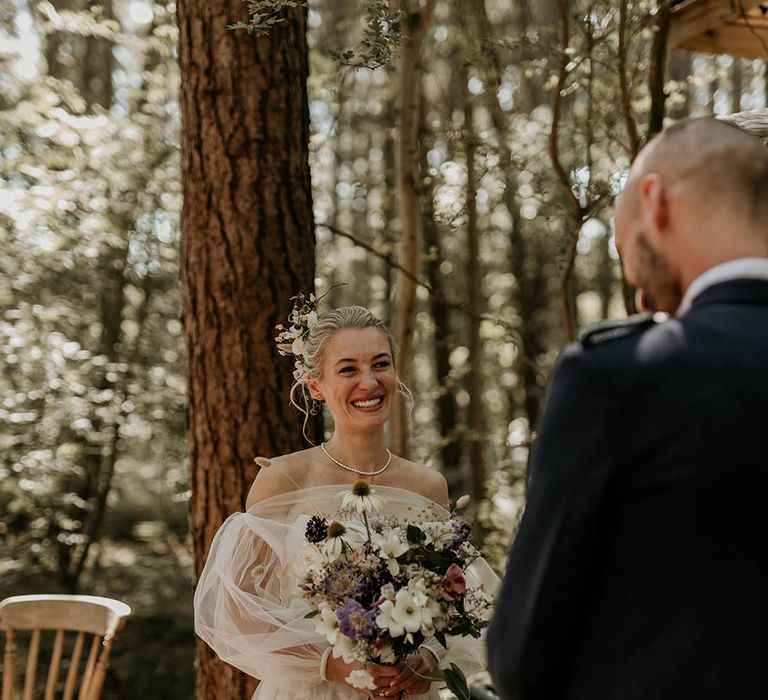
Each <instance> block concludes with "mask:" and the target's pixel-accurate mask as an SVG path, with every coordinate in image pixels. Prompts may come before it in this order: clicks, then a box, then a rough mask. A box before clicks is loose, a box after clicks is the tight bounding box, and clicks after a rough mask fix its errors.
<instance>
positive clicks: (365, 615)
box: [336, 600, 376, 639]
mask: <svg viewBox="0 0 768 700" xmlns="http://www.w3.org/2000/svg"><path fill="white" fill-rule="evenodd" d="M336 617H338V618H339V631H340V632H341V633H342V634H344V635H346V636H347V637H350V638H351V639H358V638H360V637H370V636H371V635H372V634H373V631H374V629H375V625H374V620H375V618H376V611H375V610H366V609H365V608H364V607H363V606H362V605H360V603H358V602H357V601H356V600H350V601H348V602H347V603H346V604H345V605H343V606H342V607H340V608H339V609H338V610H337V611H336Z"/></svg>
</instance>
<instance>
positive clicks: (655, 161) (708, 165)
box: [627, 117, 768, 229]
mask: <svg viewBox="0 0 768 700" xmlns="http://www.w3.org/2000/svg"><path fill="white" fill-rule="evenodd" d="M767 135H768V134H767ZM649 173H657V174H658V175H660V176H661V177H662V178H663V179H664V180H665V182H667V183H668V184H669V185H670V186H676V185H677V186H680V187H684V188H685V189H686V190H687V191H688V193H689V195H690V196H691V197H694V198H695V199H697V200H698V202H699V206H700V211H701V212H702V214H703V215H706V214H705V213H706V211H707V210H708V209H714V208H717V209H718V210H719V211H721V212H722V211H723V207H725V208H727V209H728V210H729V212H730V216H731V217H734V218H736V217H741V216H744V217H746V218H747V219H748V220H749V221H750V223H752V224H754V225H756V226H757V227H758V228H762V229H764V228H765V227H766V225H767V224H768V149H766V148H765V147H764V146H763V145H762V143H761V142H760V141H759V140H758V139H756V138H755V137H754V136H752V135H751V134H750V133H748V132H747V131H745V130H744V129H743V128H740V127H737V126H736V125H735V124H733V123H729V122H726V121H723V120H719V119H715V118H714V117H702V118H698V119H684V120H682V121H680V122H677V123H676V124H674V125H673V126H671V127H669V128H668V129H666V130H665V131H664V132H663V133H661V134H659V135H658V136H656V138H654V139H653V140H652V141H651V142H650V143H649V144H648V145H647V146H646V147H645V148H644V149H643V150H642V151H641V153H640V155H639V156H638V158H637V160H636V161H635V163H634V165H633V167H632V171H631V174H630V179H629V181H628V183H627V189H628V190H631V189H632V185H634V184H635V183H636V182H638V181H640V180H641V179H642V178H643V177H644V176H646V175H647V174H649ZM628 194H629V192H628Z"/></svg>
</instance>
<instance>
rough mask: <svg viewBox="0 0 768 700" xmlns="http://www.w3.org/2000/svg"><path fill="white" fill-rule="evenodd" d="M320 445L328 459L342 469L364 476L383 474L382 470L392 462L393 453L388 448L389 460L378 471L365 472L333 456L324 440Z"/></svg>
mask: <svg viewBox="0 0 768 700" xmlns="http://www.w3.org/2000/svg"><path fill="white" fill-rule="evenodd" d="M320 447H321V448H322V450H323V452H325V456H326V457H328V459H330V460H331V462H333V463H334V464H336V465H337V466H339V467H341V468H342V469H346V470H347V471H350V472H355V474H362V475H363V476H376V475H377V474H381V472H383V471H384V470H385V469H386V468H387V467H388V466H389V465H390V464H391V463H392V453H391V452H390V451H389V450H387V462H386V464H385V465H384V466H383V467H382V468H381V469H377V470H376V471H373V472H364V471H361V470H360V469H355V468H354V467H350V466H348V465H346V464H344V463H343V462H339V460H338V459H336V458H335V457H332V456H331V455H330V453H329V452H328V450H327V449H326V448H325V443H324V442H321V443H320ZM384 449H386V448H384Z"/></svg>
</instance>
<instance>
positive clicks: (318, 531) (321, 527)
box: [304, 515, 328, 544]
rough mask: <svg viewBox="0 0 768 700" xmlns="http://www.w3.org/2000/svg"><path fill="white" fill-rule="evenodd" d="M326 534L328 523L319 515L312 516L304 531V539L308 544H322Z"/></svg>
mask: <svg viewBox="0 0 768 700" xmlns="http://www.w3.org/2000/svg"><path fill="white" fill-rule="evenodd" d="M327 534H328V521H327V520H326V519H325V518H321V517H320V516H319V515H313V516H312V517H311V518H310V519H309V521H308V522H307V529H306V530H305V531H304V537H306V538H307V540H309V541H310V542H312V543H314V544H317V543H318V542H322V541H323V540H324V539H325V538H326V535H327Z"/></svg>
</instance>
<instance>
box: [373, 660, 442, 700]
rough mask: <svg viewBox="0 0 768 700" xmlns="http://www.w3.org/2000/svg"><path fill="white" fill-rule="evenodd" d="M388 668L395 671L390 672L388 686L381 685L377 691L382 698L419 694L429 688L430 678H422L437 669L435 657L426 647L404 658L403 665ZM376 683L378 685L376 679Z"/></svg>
mask: <svg viewBox="0 0 768 700" xmlns="http://www.w3.org/2000/svg"><path fill="white" fill-rule="evenodd" d="M388 668H391V669H393V670H394V671H396V673H394V674H390V679H389V687H381V688H379V690H378V693H379V695H380V696H381V697H384V698H397V697H400V695H401V694H404V695H421V694H422V693H426V692H427V691H428V690H429V685H430V683H432V680H431V679H429V678H422V676H428V675H430V674H432V673H434V672H435V671H436V670H437V659H436V658H435V657H434V655H433V654H431V653H430V652H429V651H427V650H426V649H419V650H418V651H417V652H415V653H413V654H411V655H410V656H409V657H408V658H407V659H406V660H405V665H402V664H401V665H399V666H390V667H388ZM376 685H377V686H378V685H379V682H378V679H377V682H376Z"/></svg>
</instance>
